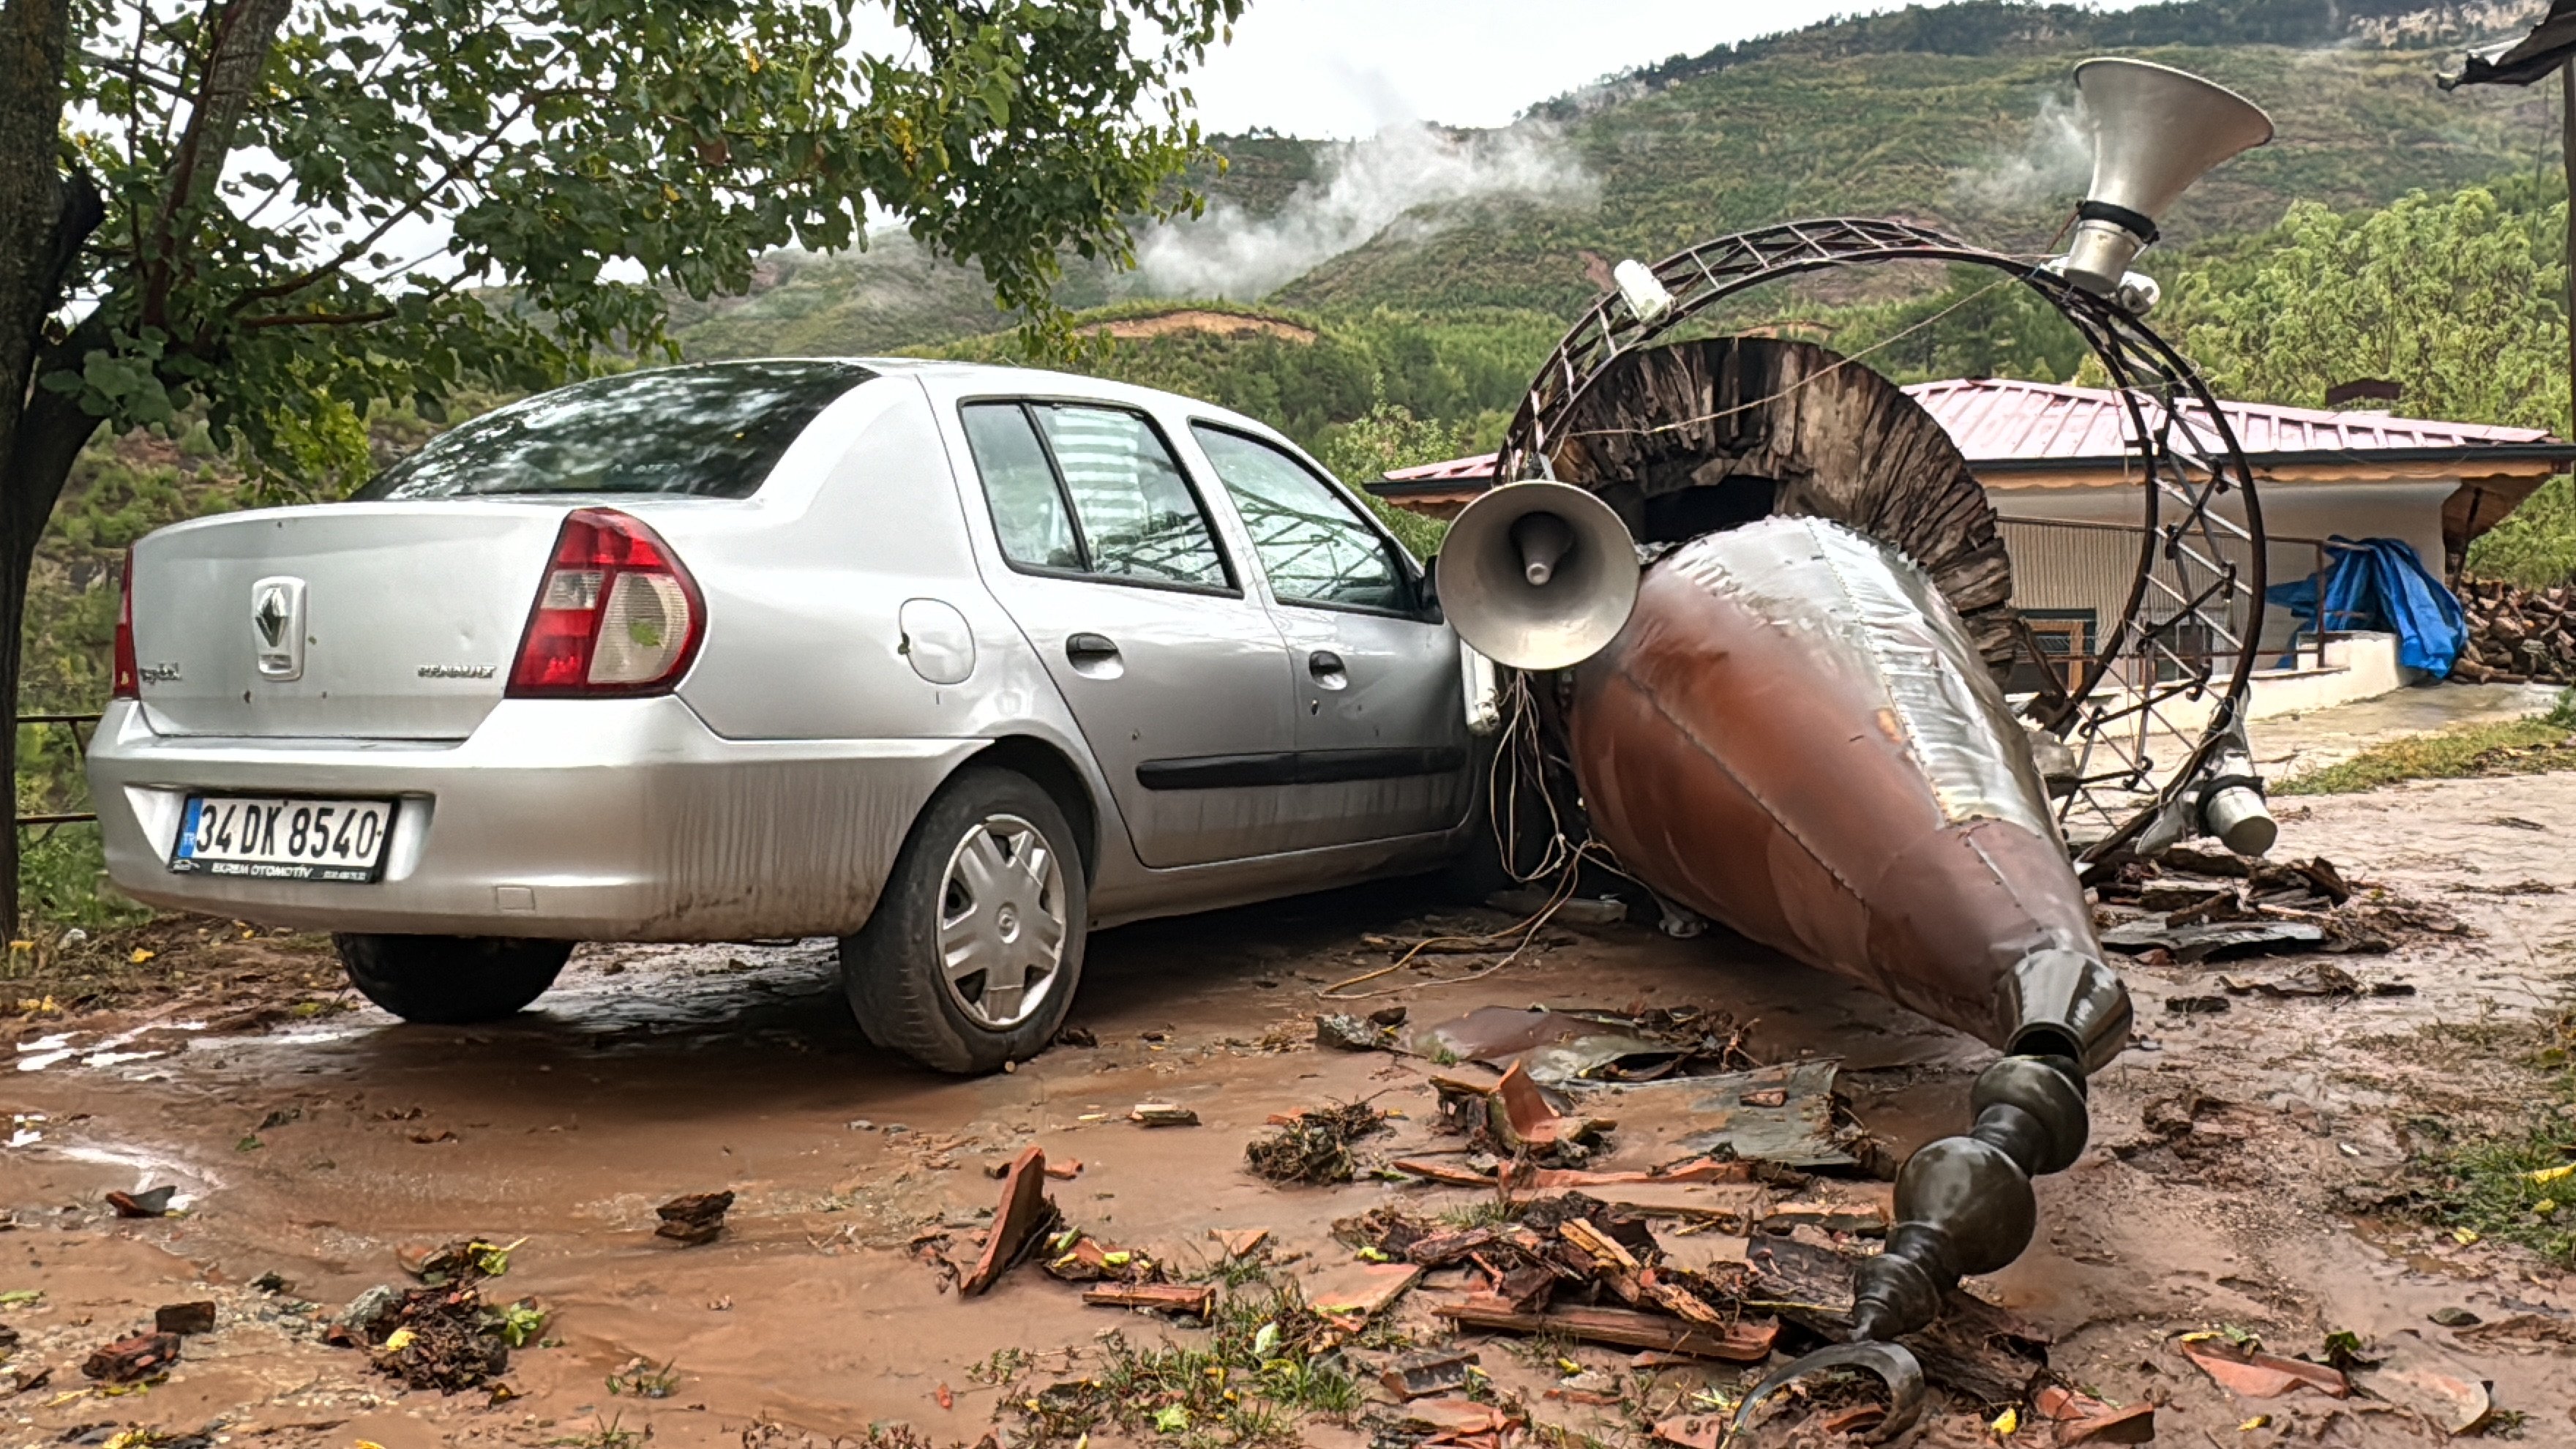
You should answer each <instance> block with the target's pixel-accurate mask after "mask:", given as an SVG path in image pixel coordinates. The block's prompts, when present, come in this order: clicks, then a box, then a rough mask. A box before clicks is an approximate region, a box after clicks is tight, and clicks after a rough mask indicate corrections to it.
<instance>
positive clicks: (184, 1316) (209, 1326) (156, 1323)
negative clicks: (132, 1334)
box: [152, 1300, 215, 1337]
mask: <svg viewBox="0 0 2576 1449" xmlns="http://www.w3.org/2000/svg"><path fill="white" fill-rule="evenodd" d="M152 1327H153V1328H154V1329H155V1330H157V1331H158V1332H161V1333H175V1334H179V1335H181V1336H183V1337H184V1336H185V1335H188V1334H191V1333H212V1332H214V1331H215V1305H214V1304H212V1303H210V1302H206V1301H203V1300H200V1301H198V1302H195V1303H164V1304H162V1305H161V1306H160V1307H159V1308H157V1309H155V1310H153V1314H152Z"/></svg>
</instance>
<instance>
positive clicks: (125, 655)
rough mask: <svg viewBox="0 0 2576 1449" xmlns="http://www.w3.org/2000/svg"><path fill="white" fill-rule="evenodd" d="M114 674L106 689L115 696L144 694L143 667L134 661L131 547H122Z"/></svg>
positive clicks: (123, 697)
mask: <svg viewBox="0 0 2576 1449" xmlns="http://www.w3.org/2000/svg"><path fill="white" fill-rule="evenodd" d="M117 593H118V598H117V601H116V678H115V680H114V681H113V682H112V683H111V684H110V686H109V689H108V692H109V693H110V694H111V695H113V696H115V697H116V698H118V699H141V698H142V697H143V671H142V670H141V669H140V668H138V667H136V665H135V663H134V550H132V549H130V548H129V549H127V550H126V551H125V573H124V574H123V576H121V577H120V578H119V579H118V580H117Z"/></svg>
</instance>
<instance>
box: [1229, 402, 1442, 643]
mask: <svg viewBox="0 0 2576 1449" xmlns="http://www.w3.org/2000/svg"><path fill="white" fill-rule="evenodd" d="M1191 432H1192V433H1193V434H1194V435H1195V436H1196V437H1197V438H1198V442H1199V446H1200V447H1201V448H1202V449H1204V450H1206V452H1207V456H1208V462H1209V463H1211V464H1213V465H1214V466H1215V468H1216V475H1217V478H1218V479H1219V480H1220V481H1221V482H1223V483H1224V484H1225V487H1226V491H1227V492H1228V493H1230V494H1232V495H1233V497H1234V506H1235V511H1236V512H1238V513H1240V514H1242V515H1243V525H1244V527H1245V528H1246V529H1247V530H1249V531H1250V533H1251V534H1252V551H1253V554H1254V556H1256V557H1257V558H1259V559H1260V560H1261V568H1262V571H1263V572H1264V573H1266V574H1267V575H1269V578H1270V592H1271V593H1273V594H1274V595H1276V596H1278V598H1279V600H1280V602H1282V603H1296V604H1322V605H1326V606H1328V607H1357V608H1364V609H1385V610H1389V611H1393V612H1408V611H1410V610H1411V609H1412V608H1413V607H1414V597H1413V586H1412V581H1411V579H1410V578H1408V577H1407V576H1406V574H1405V572H1404V570H1403V569H1402V568H1401V567H1400V566H1398V565H1397V563H1396V561H1395V556H1394V554H1393V552H1392V550H1391V546H1390V545H1389V544H1388V543H1387V541H1386V540H1385V539H1384V538H1383V537H1382V536H1380V535H1379V533H1378V532H1377V530H1375V529H1373V528H1371V527H1369V525H1368V523H1367V522H1366V520H1364V519H1362V518H1361V517H1360V515H1359V511H1358V510H1357V509H1355V508H1353V507H1352V506H1351V505H1350V504H1349V503H1348V502H1346V501H1344V499H1343V498H1342V496H1341V495H1340V494H1339V493H1336V492H1334V491H1333V489H1332V488H1331V486H1330V485H1328V484H1326V483H1325V482H1324V480H1323V479H1321V478H1318V477H1316V476H1315V474H1314V473H1313V472H1311V471H1310V470H1308V468H1307V467H1306V465H1305V464H1303V463H1300V462H1298V461H1297V460H1296V459H1295V458H1293V457H1290V456H1289V455H1288V454H1287V453H1285V452H1282V451H1280V450H1279V449H1277V448H1274V447H1272V446H1271V445H1270V444H1268V443H1264V442H1261V441H1260V440H1258V439H1255V438H1248V437H1245V436H1244V435H1243V434H1241V433H1236V432H1229V431H1227V430H1226V429H1224V428H1217V427H1210V426H1208V425H1207V424H1204V423H1200V424H1194V425H1193V426H1192V428H1191Z"/></svg>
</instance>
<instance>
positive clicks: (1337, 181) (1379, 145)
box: [1137, 122, 1596, 300]
mask: <svg viewBox="0 0 2576 1449" xmlns="http://www.w3.org/2000/svg"><path fill="white" fill-rule="evenodd" d="M1595 193H1596V186H1595V183H1594V181H1593V179H1592V177H1591V176H1590V174H1589V173H1588V172H1587V171H1585V169H1584V167H1583V164H1582V162H1581V160H1580V159H1579V158H1578V157H1576V155H1575V154H1574V150H1573V148H1572V147H1571V146H1570V145H1568V144H1567V142H1566V140H1565V137H1564V136H1563V134H1562V133H1560V132H1558V131H1557V130H1556V129H1554V128H1553V127H1548V126H1543V125H1539V124H1535V123H1531V122H1522V123H1520V124H1518V125H1514V126H1511V127H1508V128H1505V129H1503V130H1499V131H1480V132H1476V133H1474V134H1472V135H1469V136H1467V137H1465V138H1463V139H1462V138H1459V137H1456V136H1453V135H1451V134H1450V133H1448V132H1444V131H1441V130H1438V129H1436V128H1434V127H1431V126H1426V125H1420V124H1408V125H1403V126H1391V127H1389V128H1387V129H1386V130H1384V131H1381V132H1379V133H1378V134H1377V135H1375V136H1373V137H1371V138H1369V139H1368V140H1365V141H1351V142H1341V143H1336V144H1334V145H1332V146H1330V147H1328V148H1327V149H1326V151H1325V153H1324V162H1323V168H1322V174H1321V175H1320V176H1319V177H1318V178H1317V179H1316V180H1314V181H1310V182H1307V183H1305V184H1303V185H1301V186H1299V187H1298V188H1297V190H1296V192H1295V194H1293V195H1292V196H1290V197H1289V199H1288V202H1287V204H1286V205H1285V206H1282V207H1281V208H1280V209H1279V211H1278V212H1277V213H1276V214H1275V215H1272V216H1267V217H1260V218H1255V217H1253V216H1251V215H1249V214H1247V213H1246V212H1244V211H1243V209H1242V208H1240V207H1237V206H1233V205H1229V204H1222V203H1221V204H1217V205H1212V206H1210V207H1209V208H1208V212H1207V215H1206V216H1204V217H1202V218H1200V219H1198V220H1196V221H1184V222H1178V223H1175V224H1173V225H1170V226H1165V227H1161V228H1159V229H1157V230H1155V231H1154V232H1152V233H1150V234H1148V235H1147V236H1145V237H1144V238H1143V239H1142V241H1141V243H1140V244H1139V245H1138V247H1137V264H1138V271H1139V272H1140V273H1141V280H1142V281H1143V283H1144V284H1145V286H1146V288H1147V289H1148V290H1150V291H1152V292H1154V293H1157V294H1159V295H1162V296H1175V297H1177V296H1195V297H1234V298H1241V299H1247V300H1248V299H1251V298H1256V297H1259V296H1261V295H1263V294H1265V293H1267V292H1270V291H1273V290H1275V289H1277V288H1278V287H1280V286H1281V285H1283V284H1285V283H1287V282H1289V281H1291V280H1294V279H1295V278H1297V277H1298V276H1301V275H1303V274H1304V273H1306V272H1308V271H1310V270H1312V269H1313V268H1314V267H1315V266H1316V265H1317V264H1319V263H1321V262H1323V261H1326V260H1328V259H1330V258H1332V257H1335V256H1338V255H1340V254H1341V253H1343V252H1346V251H1349V250H1351V249H1352V248H1353V247H1356V246H1359V245H1361V244H1362V243H1364V242H1366V241H1368V240H1369V239H1370V238H1371V237H1374V236H1377V235H1378V234H1379V233H1381V232H1383V231H1385V230H1386V229H1387V228H1388V227H1390V226H1393V225H1395V224H1396V223H1397V222H1398V221H1399V220H1401V219H1404V218H1405V214H1406V213H1407V212H1410V211H1412V210H1414V209H1415V208H1417V207H1423V206H1436V205H1440V204H1444V203H1455V202H1461V201H1469V200H1476V199H1480V198H1484V197H1500V196H1521V197H1528V198H1531V199H1533V200H1538V201H1542V202H1547V203H1551V204H1556V205H1567V206H1584V205H1590V204H1591V202H1592V201H1593V199H1594V196H1595ZM1407 224H1408V225H1412V226H1418V227H1420V228H1421V232H1422V234H1425V235H1428V234H1430V233H1431V232H1434V231H1437V230H1438V228H1439V225H1440V223H1439V221H1438V220H1437V219H1436V218H1415V219H1413V220H1411V221H1410V222H1408V223H1407Z"/></svg>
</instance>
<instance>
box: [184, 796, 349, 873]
mask: <svg viewBox="0 0 2576 1449" xmlns="http://www.w3.org/2000/svg"><path fill="white" fill-rule="evenodd" d="M393 819H394V802H392V801H391V800H308V799H295V798H288V797H283V796H276V795H191V796H189V797H188V813H187V814H186V815H185V816H183V817H182V818H181V819H180V822H179V840H178V843H177V844H176V845H175V846H173V847H172V849H171V852H170V868H171V869H172V870H175V871H204V872H206V873H207V874H209V875H246V876H256V877H259V878H261V879H264V880H338V881H371V880H374V879H376V878H377V877H378V876H380V875H382V874H383V873H384V866H385V842H386V840H387V839H388V838H389V837H390V836H391V835H392V833H393Z"/></svg>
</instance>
